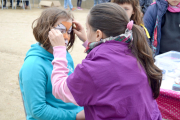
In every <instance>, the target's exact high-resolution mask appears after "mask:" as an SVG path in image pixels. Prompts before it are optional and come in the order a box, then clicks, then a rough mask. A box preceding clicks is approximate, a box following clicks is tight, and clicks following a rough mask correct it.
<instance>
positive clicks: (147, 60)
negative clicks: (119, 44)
mask: <svg viewBox="0 0 180 120" xmlns="http://www.w3.org/2000/svg"><path fill="white" fill-rule="evenodd" d="M132 31H133V41H132V42H131V43H130V45H129V48H130V49H131V51H132V54H133V55H135V57H136V58H137V60H138V62H139V63H140V64H141V65H142V66H143V68H144V70H145V71H146V74H147V77H148V81H149V85H150V86H151V89H152V92H153V97H154V99H156V98H157V97H158V96H159V92H160V86H161V82H162V71H161V70H160V69H159V68H158V67H157V66H156V65H155V64H154V60H153V54H152V50H151V48H150V47H149V45H148V43H147V41H146V38H145V33H144V30H143V29H142V28H141V27H139V26H138V25H135V24H134V25H133V28H132Z"/></svg>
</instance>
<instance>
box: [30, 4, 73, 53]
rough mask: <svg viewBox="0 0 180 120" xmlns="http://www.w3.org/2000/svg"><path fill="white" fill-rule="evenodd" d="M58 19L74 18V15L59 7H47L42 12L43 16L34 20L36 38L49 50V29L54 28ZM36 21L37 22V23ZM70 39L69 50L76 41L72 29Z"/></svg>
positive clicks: (33, 27)
mask: <svg viewBox="0 0 180 120" xmlns="http://www.w3.org/2000/svg"><path fill="white" fill-rule="evenodd" d="M58 19H67V20H69V19H74V17H73V15H72V14H71V13H70V12H67V11H65V10H62V9H59V8H55V7H54V8H47V9H45V10H44V11H43V12H42V13H41V16H40V17H39V18H38V19H36V20H34V21H33V23H32V29H33V34H34V37H35V39H36V41H38V42H39V43H40V44H42V46H43V47H44V48H45V49H46V50H48V49H49V48H50V46H51V43H50V41H49V38H48V33H49V31H50V30H51V29H52V28H53V26H54V25H55V23H56V22H57V21H58ZM35 22H36V24H35ZM34 24H35V25H34ZM70 35H71V37H70V41H69V43H68V47H67V50H69V49H70V48H71V47H72V46H73V44H74V41H75V34H74V32H73V30H72V32H71V33H70Z"/></svg>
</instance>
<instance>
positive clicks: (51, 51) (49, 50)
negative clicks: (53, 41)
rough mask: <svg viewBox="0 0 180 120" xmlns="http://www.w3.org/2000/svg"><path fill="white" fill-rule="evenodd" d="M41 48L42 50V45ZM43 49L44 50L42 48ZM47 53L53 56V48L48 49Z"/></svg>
mask: <svg viewBox="0 0 180 120" xmlns="http://www.w3.org/2000/svg"><path fill="white" fill-rule="evenodd" d="M41 47H42V48H44V47H43V45H41ZM44 49H45V48H44ZM45 50H46V49H45ZM47 51H48V52H49V53H51V54H53V47H50V48H49V49H48V50H47Z"/></svg>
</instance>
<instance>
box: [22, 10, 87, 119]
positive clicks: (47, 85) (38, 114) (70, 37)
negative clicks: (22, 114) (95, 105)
mask: <svg viewBox="0 0 180 120" xmlns="http://www.w3.org/2000/svg"><path fill="white" fill-rule="evenodd" d="M72 19H73V16H72V14H71V13H68V12H66V11H65V10H61V9H58V8H48V9H46V10H44V11H43V12H42V14H41V16H40V17H39V18H38V19H36V20H35V21H34V22H33V24H32V27H33V34H34V37H35V39H36V41H37V42H38V43H37V44H33V45H31V48H30V50H29V51H28V52H27V54H26V58H25V60H24V64H23V66H22V68H21V70H20V72H19V84H20V90H21V93H22V97H23V101H24V106H25V111H26V119H27V120H75V119H76V120H82V119H83V118H85V117H84V112H83V108H82V107H79V106H76V105H74V104H72V103H64V102H63V101H62V100H59V99H56V98H55V97H54V96H53V94H52V84H51V73H52V70H53V66H52V64H51V62H52V60H53V59H54V57H53V49H52V46H51V43H50V41H49V38H48V32H49V30H50V29H51V28H52V27H54V28H55V29H57V30H58V31H61V32H62V33H63V35H64V40H66V45H67V50H69V49H70V48H71V47H72V45H73V43H74V38H75V36H74V34H73V31H72ZM33 25H35V26H33ZM65 51H66V50H65ZM65 56H66V59H67V61H68V65H67V68H68V70H69V73H68V75H70V74H71V73H72V72H73V71H74V63H73V60H72V58H71V55H70V54H69V52H67V51H66V55H65Z"/></svg>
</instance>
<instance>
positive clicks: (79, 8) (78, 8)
mask: <svg viewBox="0 0 180 120" xmlns="http://www.w3.org/2000/svg"><path fill="white" fill-rule="evenodd" d="M81 3H82V0H77V10H82V8H81Z"/></svg>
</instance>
